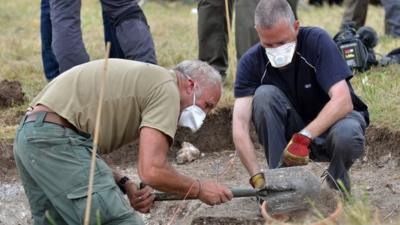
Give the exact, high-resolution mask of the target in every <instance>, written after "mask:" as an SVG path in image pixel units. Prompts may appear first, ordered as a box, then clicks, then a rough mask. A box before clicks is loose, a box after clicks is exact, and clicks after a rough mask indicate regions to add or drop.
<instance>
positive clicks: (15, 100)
mask: <svg viewBox="0 0 400 225" xmlns="http://www.w3.org/2000/svg"><path fill="white" fill-rule="evenodd" d="M24 101H25V94H24V93H23V92H22V87H21V83H20V82H19V81H8V80H3V81H1V82H0V108H5V107H10V106H12V105H19V104H22V103H23V102H24Z"/></svg>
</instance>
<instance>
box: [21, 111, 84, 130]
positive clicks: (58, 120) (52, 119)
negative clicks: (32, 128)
mask: <svg viewBox="0 0 400 225" xmlns="http://www.w3.org/2000/svg"><path fill="white" fill-rule="evenodd" d="M38 112H47V114H46V116H45V117H44V120H43V121H44V122H48V123H54V124H57V125H60V126H62V127H66V128H69V129H72V130H75V131H77V129H76V128H75V127H74V126H73V125H72V124H71V123H69V122H68V121H67V120H66V119H64V118H62V117H61V116H59V115H58V114H57V113H55V112H49V111H38V110H36V111H30V112H27V113H26V119H25V123H27V122H34V121H36V118H37V113H38Z"/></svg>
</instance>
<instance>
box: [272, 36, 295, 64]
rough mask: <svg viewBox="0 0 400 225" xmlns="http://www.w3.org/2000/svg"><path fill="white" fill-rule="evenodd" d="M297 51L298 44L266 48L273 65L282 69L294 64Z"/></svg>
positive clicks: (292, 43)
mask: <svg viewBox="0 0 400 225" xmlns="http://www.w3.org/2000/svg"><path fill="white" fill-rule="evenodd" d="M295 50H296V42H295V41H294V42H290V43H286V44H284V45H282V46H279V47H277V48H265V53H266V54H267V57H268V59H269V61H270V62H271V65H272V66H273V67H275V68H280V67H284V66H286V65H288V64H289V63H291V62H292V59H293V55H294V51H295Z"/></svg>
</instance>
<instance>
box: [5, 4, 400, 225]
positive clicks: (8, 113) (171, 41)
mask: <svg viewBox="0 0 400 225" xmlns="http://www.w3.org/2000/svg"><path fill="white" fill-rule="evenodd" d="M39 5H40V1H39V0H33V1H32V0H14V1H4V2H3V3H2V7H1V8H0V30H1V33H0V49H1V50H0V65H1V66H0V80H3V79H9V80H19V81H20V82H21V83H22V86H23V90H24V92H25V94H26V96H27V99H28V101H30V100H31V99H32V98H33V97H34V96H35V95H36V94H37V93H38V92H39V91H40V90H41V89H42V88H43V86H44V85H45V84H46V83H47V82H46V80H45V78H44V74H43V71H42V62H41V55H40V47H41V46H40V39H39V24H40V21H39V8H40V7H39ZM194 7H196V5H187V4H186V5H183V4H180V3H176V2H163V3H162V1H151V0H148V2H147V3H146V4H145V6H144V10H145V13H146V16H147V19H148V22H149V25H150V27H151V32H152V34H153V37H154V42H155V45H156V51H157V57H158V62H159V64H160V65H161V66H165V67H172V66H174V65H175V64H177V63H178V62H180V61H182V60H184V59H196V58H197V48H198V46H197V15H196V14H192V13H191V9H192V8H194ZM342 13H343V8H341V7H337V6H334V7H328V6H324V7H322V8H315V7H312V6H308V5H306V6H304V5H300V6H299V8H298V15H299V18H300V22H301V24H302V25H305V26H309V25H310V26H320V27H324V28H325V29H327V30H328V32H329V33H330V34H331V35H334V34H335V33H336V32H337V30H338V28H339V26H340V22H341V17H342ZM82 18H83V19H82V29H83V37H84V41H85V45H86V48H87V50H88V52H89V54H90V56H91V59H98V58H102V57H103V54H104V53H103V49H104V43H103V27H102V19H101V11H100V5H99V2H98V1H97V0H85V1H83V5H82ZM383 18H384V12H383V8H380V7H375V6H370V8H369V10H368V19H367V25H368V26H372V27H373V28H374V29H376V31H377V32H378V34H379V38H380V42H379V44H378V46H377V47H376V49H375V50H376V51H377V52H378V53H381V54H385V53H387V52H389V51H390V50H391V49H394V48H395V47H399V46H400V39H394V38H390V37H386V36H384V34H383V29H384V28H383V27H384V25H383V23H384V22H383ZM232 39H233V38H232ZM231 46H232V45H231ZM229 53H230V55H231V56H235V50H234V49H232V48H231V49H230V50H229ZM230 63H231V67H230V69H229V74H228V77H229V79H228V81H227V87H226V90H225V92H224V96H223V98H222V100H221V103H220V106H231V105H232V104H233V95H232V82H233V77H234V73H235V67H236V59H235V57H231V61H230ZM399 71H400V66H399V65H395V66H391V67H385V68H374V69H372V70H371V71H368V72H366V73H362V74H358V75H357V76H355V78H354V79H353V80H352V83H353V85H354V87H355V89H356V91H357V93H358V94H359V96H361V98H363V99H364V100H365V101H366V102H367V103H368V105H369V108H370V112H371V123H372V124H374V125H381V126H386V127H389V128H391V129H394V130H400V119H399V117H398V115H400V106H399V105H400V89H399V88H398V87H400V74H399ZM27 104H28V102H27V103H25V104H24V105H22V106H15V107H11V108H8V109H0V115H1V116H0V141H2V140H7V141H8V142H10V141H11V140H12V139H13V136H14V132H15V128H16V124H9V123H6V118H10V117H15V116H16V115H17V114H18V112H21V111H24V109H25V108H26V107H27ZM356 202H357V201H356ZM363 203H364V202H363V201H358V203H357V204H356V203H355V204H354V205H350V208H346V221H348V223H346V224H368V223H367V222H366V221H369V224H377V223H376V221H375V219H374V218H375V217H374V216H373V214H372V212H371V210H370V209H369V208H368V206H367V205H368V204H363ZM347 214H350V215H347ZM362 215H366V216H367V217H362ZM365 218H366V219H365ZM373 221H374V222H373Z"/></svg>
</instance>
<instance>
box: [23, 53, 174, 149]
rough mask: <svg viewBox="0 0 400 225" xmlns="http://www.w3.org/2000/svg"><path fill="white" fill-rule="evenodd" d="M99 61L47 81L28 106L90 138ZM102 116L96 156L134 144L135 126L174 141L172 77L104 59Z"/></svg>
mask: <svg viewBox="0 0 400 225" xmlns="http://www.w3.org/2000/svg"><path fill="white" fill-rule="evenodd" d="M103 67H104V60H96V61H92V62H89V63H85V64H82V65H79V66H76V67H74V68H72V69H70V70H68V71H66V72H65V73H63V74H61V75H60V76H58V77H57V78H56V79H54V80H53V81H52V82H50V83H49V84H48V85H47V86H46V87H45V88H44V89H43V90H42V91H41V92H40V93H39V95H38V96H37V97H36V98H35V99H34V100H33V101H32V102H31V106H35V105H37V104H43V105H45V106H47V107H49V108H50V109H52V110H53V111H54V112H56V113H57V114H59V115H60V116H62V117H64V118H65V119H67V120H68V121H69V122H70V123H71V124H73V125H74V126H75V127H76V128H77V129H79V130H80V131H83V132H86V133H90V134H93V132H94V127H95V121H96V112H97V105H98V101H99V96H100V90H101V79H102V78H101V77H102V73H103ZM105 82H106V84H105V89H104V98H103V105H102V115H101V120H100V134H99V147H100V152H102V153H108V152H111V151H113V150H115V149H117V148H119V147H121V146H122V145H125V144H127V143H130V142H132V141H134V140H135V139H137V137H138V135H139V130H140V128H141V127H144V126H145V127H151V128H154V129H157V130H159V131H161V132H163V133H164V134H166V135H167V136H169V137H170V138H171V139H173V138H174V135H175V132H176V127H177V122H178V117H179V112H180V96H179V90H178V85H177V78H176V74H175V73H174V72H173V71H169V70H166V69H164V68H162V67H159V66H156V65H152V64H147V63H142V62H135V61H132V60H123V59H109V63H108V71H107V75H106V81H105Z"/></svg>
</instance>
